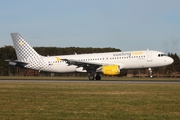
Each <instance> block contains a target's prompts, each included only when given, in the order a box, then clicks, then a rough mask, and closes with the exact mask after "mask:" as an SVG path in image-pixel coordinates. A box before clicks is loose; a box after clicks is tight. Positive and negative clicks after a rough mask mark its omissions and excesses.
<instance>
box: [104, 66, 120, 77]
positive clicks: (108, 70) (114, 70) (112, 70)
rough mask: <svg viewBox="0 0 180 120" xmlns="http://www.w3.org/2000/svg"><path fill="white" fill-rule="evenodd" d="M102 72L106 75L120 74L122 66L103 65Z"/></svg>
mask: <svg viewBox="0 0 180 120" xmlns="http://www.w3.org/2000/svg"><path fill="white" fill-rule="evenodd" d="M102 72H103V74H105V75H119V74H120V67H119V65H106V66H102Z"/></svg>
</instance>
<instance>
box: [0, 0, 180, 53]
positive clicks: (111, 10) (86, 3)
mask: <svg viewBox="0 0 180 120" xmlns="http://www.w3.org/2000/svg"><path fill="white" fill-rule="evenodd" d="M13 32H18V33H20V34H21V35H22V36H23V37H24V38H25V39H26V40H27V41H28V43H30V44H31V46H33V47H35V46H38V47H40V46H45V47H49V46H52V47H70V46H74V47H101V48H103V47H114V48H119V49H121V50H122V51H129V50H130V51H131V50H142V49H147V48H149V49H154V50H159V51H162V52H165V53H177V54H180V48H179V47H180V0H1V1H0V41H1V42H0V47H2V46H5V45H13V44H12V40H11V37H10V33H13Z"/></svg>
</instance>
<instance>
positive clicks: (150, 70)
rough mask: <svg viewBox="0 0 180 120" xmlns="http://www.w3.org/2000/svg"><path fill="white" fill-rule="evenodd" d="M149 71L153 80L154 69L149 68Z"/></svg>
mask: <svg viewBox="0 0 180 120" xmlns="http://www.w3.org/2000/svg"><path fill="white" fill-rule="evenodd" d="M148 70H149V76H150V78H153V72H152V69H151V68H149V69H148Z"/></svg>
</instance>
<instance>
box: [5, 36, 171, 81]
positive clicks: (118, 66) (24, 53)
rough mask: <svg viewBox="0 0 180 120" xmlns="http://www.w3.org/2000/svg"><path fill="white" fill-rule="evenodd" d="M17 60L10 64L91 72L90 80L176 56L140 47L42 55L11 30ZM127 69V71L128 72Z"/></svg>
mask: <svg viewBox="0 0 180 120" xmlns="http://www.w3.org/2000/svg"><path fill="white" fill-rule="evenodd" d="M11 37H12V41H13V44H14V48H15V52H16V55H17V60H7V61H8V62H9V65H13V66H17V67H21V68H28V69H34V70H38V71H39V72H40V71H46V72H52V73H68V72H87V73H89V76H88V78H89V80H101V75H100V74H105V75H113V76H114V75H119V76H124V75H127V72H126V71H127V70H130V69H142V68H149V71H150V77H153V76H152V69H151V68H154V67H162V66H166V65H170V64H172V63H173V62H174V60H173V59H172V58H171V57H169V56H166V55H165V54H164V53H163V52H160V51H155V50H149V49H147V50H138V51H124V52H106V53H92V54H74V55H57V56H42V55H40V54H38V53H37V52H36V51H35V50H34V49H33V48H32V47H31V46H30V45H29V44H28V43H27V42H26V40H25V39H24V38H23V37H22V36H21V35H20V34H19V33H11ZM124 71H125V72H124Z"/></svg>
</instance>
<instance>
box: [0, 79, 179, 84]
mask: <svg viewBox="0 0 180 120" xmlns="http://www.w3.org/2000/svg"><path fill="white" fill-rule="evenodd" d="M2 82H21V83H28V82H30V83H33V82H34V83H35V82H38V83H99V84H180V81H179V80H101V81H89V80H0V83H2Z"/></svg>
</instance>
